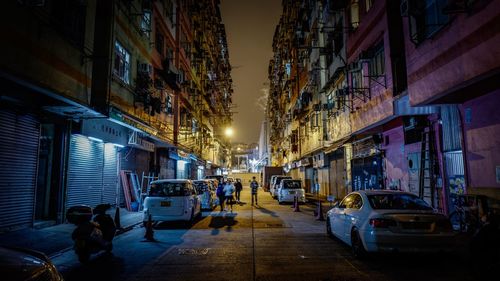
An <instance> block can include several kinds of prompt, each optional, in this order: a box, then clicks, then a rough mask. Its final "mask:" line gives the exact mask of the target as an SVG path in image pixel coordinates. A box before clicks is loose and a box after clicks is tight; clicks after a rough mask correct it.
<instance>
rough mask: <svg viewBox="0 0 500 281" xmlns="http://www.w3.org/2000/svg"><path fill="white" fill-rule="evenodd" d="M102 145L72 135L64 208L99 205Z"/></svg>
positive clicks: (102, 156)
mask: <svg viewBox="0 0 500 281" xmlns="http://www.w3.org/2000/svg"><path fill="white" fill-rule="evenodd" d="M103 164H104V144H103V143H100V142H96V141H92V140H89V139H88V138H87V137H85V136H82V135H72V136H71V144H70V153H69V163H68V185H67V187H68V191H67V198H66V208H69V207H71V206H74V205H80V204H85V205H90V206H91V207H95V206H96V205H98V204H100V203H101V197H102V187H103V185H102V176H103V174H102V170H103Z"/></svg>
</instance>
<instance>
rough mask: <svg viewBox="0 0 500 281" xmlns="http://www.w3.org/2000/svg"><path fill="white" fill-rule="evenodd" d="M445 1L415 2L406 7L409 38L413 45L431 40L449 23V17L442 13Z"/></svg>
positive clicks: (427, 0)
mask: <svg viewBox="0 0 500 281" xmlns="http://www.w3.org/2000/svg"><path fill="white" fill-rule="evenodd" d="M448 2H449V1H447V0H425V1H415V2H411V3H414V4H412V5H409V6H408V8H407V9H408V15H409V16H410V36H411V40H412V42H413V43H415V44H419V43H421V42H422V41H424V40H425V39H428V38H431V37H432V36H433V35H434V34H435V33H436V32H438V31H439V30H440V29H441V28H442V27H443V26H444V25H446V24H447V23H448V21H449V16H448V15H447V14H444V13H443V8H445V7H446V5H447V3H448Z"/></svg>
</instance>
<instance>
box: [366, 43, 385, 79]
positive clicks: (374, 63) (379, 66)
mask: <svg viewBox="0 0 500 281" xmlns="http://www.w3.org/2000/svg"><path fill="white" fill-rule="evenodd" d="M368 71H369V74H370V76H382V75H384V73H385V59H384V42H383V41H382V42H380V43H379V44H378V45H376V46H375V47H374V49H373V57H372V58H371V59H370V63H369V70H368Z"/></svg>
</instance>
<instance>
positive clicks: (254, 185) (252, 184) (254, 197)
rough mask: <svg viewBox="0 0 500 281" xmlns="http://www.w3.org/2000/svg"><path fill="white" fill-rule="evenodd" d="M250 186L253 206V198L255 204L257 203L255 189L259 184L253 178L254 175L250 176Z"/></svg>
mask: <svg viewBox="0 0 500 281" xmlns="http://www.w3.org/2000/svg"><path fill="white" fill-rule="evenodd" d="M250 188H251V189H252V190H251V192H252V206H253V202H254V200H255V205H256V206H257V205H259V204H258V202H257V191H258V190H259V184H258V183H257V181H256V180H255V176H254V177H252V181H251V182H250Z"/></svg>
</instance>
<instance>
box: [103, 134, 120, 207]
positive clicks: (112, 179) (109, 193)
mask: <svg viewBox="0 0 500 281" xmlns="http://www.w3.org/2000/svg"><path fill="white" fill-rule="evenodd" d="M104 155H105V157H104V175H103V190H102V202H103V203H110V204H115V203H116V195H117V189H116V188H117V183H118V161H117V159H118V157H117V151H116V147H115V146H114V145H113V144H110V143H107V144H105V145H104Z"/></svg>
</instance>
